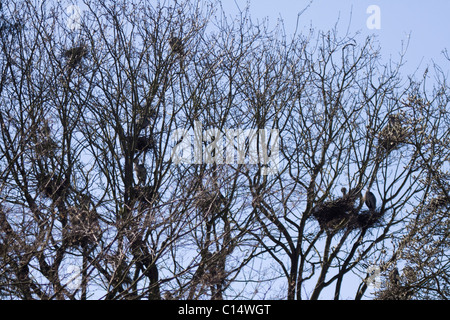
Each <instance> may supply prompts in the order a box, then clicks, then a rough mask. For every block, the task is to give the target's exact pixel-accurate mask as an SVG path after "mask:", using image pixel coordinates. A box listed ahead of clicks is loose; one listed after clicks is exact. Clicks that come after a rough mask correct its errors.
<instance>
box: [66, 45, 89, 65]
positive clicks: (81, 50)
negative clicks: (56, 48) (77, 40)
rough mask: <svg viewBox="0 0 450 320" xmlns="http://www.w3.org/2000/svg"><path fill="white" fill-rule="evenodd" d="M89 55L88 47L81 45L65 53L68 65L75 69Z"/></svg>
mask: <svg viewBox="0 0 450 320" xmlns="http://www.w3.org/2000/svg"><path fill="white" fill-rule="evenodd" d="M87 53H88V50H87V47H86V46H85V45H81V46H78V47H73V48H70V49H67V50H65V51H64V56H65V57H66V58H67V65H68V66H69V67H70V68H73V67H74V66H75V65H77V64H78V63H80V62H81V59H82V58H83V57H84V56H86V55H87Z"/></svg>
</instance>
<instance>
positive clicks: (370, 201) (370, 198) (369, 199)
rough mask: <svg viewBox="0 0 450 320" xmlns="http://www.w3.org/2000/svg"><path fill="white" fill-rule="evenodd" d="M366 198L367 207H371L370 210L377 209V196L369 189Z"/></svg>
mask: <svg viewBox="0 0 450 320" xmlns="http://www.w3.org/2000/svg"><path fill="white" fill-rule="evenodd" d="M364 200H365V203H366V206H367V208H369V210H375V208H376V204H377V199H376V198H375V195H374V194H373V193H372V192H370V190H369V189H367V191H366V195H365V196H364Z"/></svg>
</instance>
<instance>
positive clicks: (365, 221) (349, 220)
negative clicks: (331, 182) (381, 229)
mask: <svg viewBox="0 0 450 320" xmlns="http://www.w3.org/2000/svg"><path fill="white" fill-rule="evenodd" d="M359 197H360V193H359V192H355V191H352V192H350V193H349V194H346V195H344V196H343V197H341V198H338V199H336V200H333V201H327V202H324V203H322V204H320V205H318V206H316V207H315V208H314V209H313V212H312V214H313V216H314V218H315V219H316V220H317V222H318V223H319V225H320V227H321V228H322V229H324V230H325V231H327V232H330V233H333V232H337V231H340V230H344V229H348V230H355V229H363V228H371V227H375V226H377V225H378V224H379V222H380V219H381V217H382V216H383V212H382V211H378V210H363V211H361V212H358V208H356V207H355V201H356V199H358V198H359Z"/></svg>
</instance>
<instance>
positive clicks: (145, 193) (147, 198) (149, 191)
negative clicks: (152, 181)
mask: <svg viewBox="0 0 450 320" xmlns="http://www.w3.org/2000/svg"><path fill="white" fill-rule="evenodd" d="M132 192H133V194H132V196H133V198H134V199H136V200H137V201H139V202H140V203H141V205H142V207H143V208H147V207H151V206H152V205H154V204H155V203H156V202H157V201H158V200H159V194H158V192H156V191H155V190H154V187H153V186H135V187H134V188H133V189H132Z"/></svg>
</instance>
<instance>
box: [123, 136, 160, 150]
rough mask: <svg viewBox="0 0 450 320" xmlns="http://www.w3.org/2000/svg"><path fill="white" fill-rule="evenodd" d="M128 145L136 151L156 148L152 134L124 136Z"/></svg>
mask: <svg viewBox="0 0 450 320" xmlns="http://www.w3.org/2000/svg"><path fill="white" fill-rule="evenodd" d="M126 139H127V143H128V145H129V146H130V147H131V148H133V147H134V150H136V151H143V152H147V151H150V150H151V149H155V148H156V142H155V140H154V139H153V137H152V136H139V137H136V140H135V139H134V138H133V137H126Z"/></svg>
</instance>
